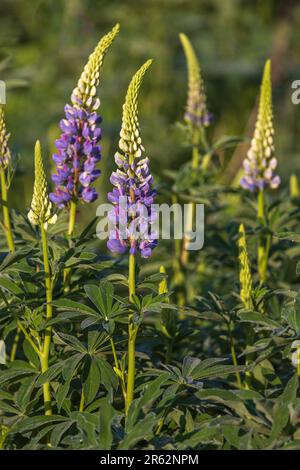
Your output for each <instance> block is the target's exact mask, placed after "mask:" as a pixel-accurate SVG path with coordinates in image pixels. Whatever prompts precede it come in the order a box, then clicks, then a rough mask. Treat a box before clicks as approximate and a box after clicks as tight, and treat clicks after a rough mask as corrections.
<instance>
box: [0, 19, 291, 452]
mask: <svg viewBox="0 0 300 470" xmlns="http://www.w3.org/2000/svg"><path fill="white" fill-rule="evenodd" d="M118 32H119V26H118V25H117V26H115V27H114V28H113V29H112V30H111V31H110V32H109V33H108V34H107V35H105V36H103V38H102V39H101V40H100V42H99V44H98V45H97V46H96V48H95V50H94V52H93V53H92V54H91V55H90V57H89V60H88V62H87V65H86V66H85V68H84V71H83V73H82V75H81V77H80V79H79V81H78V84H77V87H76V88H75V90H74V91H73V93H72V96H71V103H70V104H68V105H66V107H65V118H64V119H63V120H62V121H61V123H60V128H61V132H62V133H61V135H60V137H59V139H58V140H57V141H56V149H57V151H56V153H55V154H54V155H53V160H54V163H55V166H56V171H55V174H53V175H52V184H53V188H52V187H51V188H50V187H49V189H48V184H47V180H48V178H47V173H48V168H47V164H46V162H47V158H46V156H47V154H46V151H45V150H44V152H43V154H44V155H43V156H44V158H42V151H41V144H40V142H39V141H37V142H36V144H35V149H34V175H33V176H34V184H33V192H32V197H31V202H30V207H28V210H27V211H26V213H21V212H19V211H17V210H16V208H14V209H15V210H11V209H12V208H10V207H9V199H8V189H9V188H10V187H11V184H13V183H14V181H13V180H12V177H13V174H14V164H13V161H12V158H11V155H12V154H13V152H12V151H11V150H10V149H9V147H8V138H9V134H8V132H7V129H6V124H5V119H4V107H2V108H1V109H0V174H1V191H2V197H1V205H2V209H3V216H2V220H1V230H2V231H1V234H2V239H3V242H2V243H1V252H0V449H5V450H14V449H22V450H28V449H42V450H47V449H52V450H55V449H58V450H62V449H65V450H73V449H84V450H87V449H91V450H110V449H112V450H115V449H117V450H120V451H122V450H126V449H146V450H153V449H158V450H161V449H164V450H168V451H171V450H185V451H186V450H190V449H199V450H201V449H213V450H217V449H222V450H231V449H232V450H236V449H239V450H240V449H247V450H249V449H254V450H261V449H284V450H287V449H299V448H300V435H299V423H300V413H299V410H300V397H299V378H300V346H299V345H300V294H299V286H298V284H299V282H298V279H297V277H298V276H299V274H300V261H299V260H300V248H299V242H300V236H299V230H300V202H299V199H300V197H299V185H298V179H297V175H296V174H293V175H291V178H290V182H289V184H290V187H289V191H287V190H286V188H285V182H284V178H282V180H283V181H282V183H281V182H280V176H279V172H277V159H276V157H275V154H274V130H273V107H272V96H271V64H270V61H267V62H266V65H265V70H264V75H263V80H262V85H261V89H260V98H259V108H258V116H257V121H256V125H255V130H254V136H253V139H252V140H251V142H250V148H249V151H248V153H247V155H246V156H245V158H244V162H243V163H242V162H241V168H240V170H241V172H243V177H242V180H241V184H240V185H236V184H235V181H228V180H226V178H225V176H226V170H227V169H228V165H229V166H230V165H231V159H230V157H231V149H232V147H235V145H236V144H238V143H239V142H241V141H242V140H244V137H240V136H235V137H223V138H220V139H218V140H217V141H214V142H212V141H211V140H212V139H210V138H209V137H210V136H208V137H207V136H206V133H207V131H208V133H209V132H210V130H209V125H210V124H211V121H212V119H211V117H212V115H211V113H210V112H208V110H207V105H206V97H205V93H204V84H203V79H202V76H201V73H200V67H199V62H198V59H197V56H196V52H195V50H194V49H193V47H192V45H191V42H190V41H189V40H188V38H187V36H186V35H184V34H181V35H180V41H181V43H182V46H183V48H184V52H185V56H186V62H187V66H188V99H187V104H186V107H185V112H184V124H183V125H181V126H177V127H176V128H175V132H176V137H177V134H178V135H179V133H180V132H182V133H183V134H182V142H184V143H185V146H183V150H182V151H183V152H185V153H186V162H188V163H187V164H185V165H184V166H183V167H182V168H178V169H177V170H176V171H173V172H172V171H171V172H166V173H164V174H163V175H162V174H161V172H160V171H159V169H157V168H156V165H154V164H153V161H154V160H152V159H151V158H148V156H147V155H148V152H146V151H145V149H144V145H143V144H145V148H147V149H148V148H151V146H150V144H151V142H149V141H148V139H147V138H146V136H147V133H145V134H143V136H144V135H145V137H144V138H143V143H142V139H141V135H142V132H141V130H140V123H139V116H138V106H139V107H141V109H143V100H140V99H139V90H140V87H141V84H142V81H143V78H144V75H145V73H146V72H147V71H148V69H149V67H150V65H151V62H152V61H151V60H148V61H146V62H145V63H144V65H142V66H141V67H140V68H139V69H138V71H137V72H136V73H135V74H134V75H133V78H132V80H131V81H130V84H129V87H128V90H127V93H126V97H125V101H124V105H123V116H122V124H121V131H120V136H119V145H118V147H119V148H118V151H117V152H116V153H115V156H114V162H115V164H116V166H117V168H116V169H114V170H113V172H112V174H111V176H110V180H109V181H104V180H105V178H104V177H102V178H101V179H99V182H100V183H101V184H100V185H99V189H98V191H100V192H101V191H102V196H103V198H105V193H106V188H107V187H108V186H109V185H112V189H111V190H110V191H109V193H108V196H107V198H108V201H109V203H110V210H109V211H108V214H107V218H105V217H103V218H102V219H101V221H100V222H101V227H103V226H104V223H106V224H107V226H108V227H109V231H108V232H109V233H108V240H107V242H106V243H103V242H102V241H100V240H99V239H98V238H97V236H96V235H99V234H100V232H101V230H102V229H101V230H100V229H99V228H98V226H97V230H95V226H94V225H95V224H94V220H93V221H92V222H91V223H90V224H88V225H87V226H86V227H85V228H84V229H83V230H82V232H81V233H79V232H80V231H79V229H78V225H77V219H79V217H80V211H79V212H78V213H77V208H78V206H79V204H92V203H93V201H95V200H96V198H97V192H96V189H95V188H94V186H93V183H94V182H95V180H96V179H98V177H99V175H100V170H99V168H98V163H99V161H100V158H103V159H106V162H107V163H108V167H109V168H110V167H113V165H114V163H113V162H112V160H113V159H112V156H111V155H110V152H107V153H105V152H104V153H103V155H102V150H101V147H100V140H101V130H100V122H101V118H100V116H99V114H98V108H99V104H100V102H99V100H98V98H96V91H97V86H98V84H99V79H100V72H102V65H103V59H104V55H105V54H106V52H107V51H108V49H109V47H110V45H111V43H112V41H113V40H114V38H115V37H116V35H117V34H118ZM170 47H171V45H170ZM116 53H117V52H116ZM128 63H130V60H129V58H128ZM155 67H159V60H158V61H157V63H156V64H153V66H152V67H151V68H152V70H153V71H154V70H155ZM119 73H123V71H118V72H116V75H118V74H119ZM151 77H152V74H149V77H147V80H148V83H149V90H148V91H147V89H144V90H143V94H142V96H146V95H147V93H149V94H150V95H151V93H152V87H151V80H152V78H151ZM207 80H208V83H209V78H208V79H207ZM182 86H183V87H184V84H183V85H182ZM121 88H122V87H121V84H120V96H119V98H120V101H121V100H122V97H123V90H121ZM208 89H209V87H208ZM138 101H139V103H138ZM275 107H276V103H275V105H274V109H275ZM103 109H104V108H103ZM181 112H182V110H180V109H178V115H180V113H181ZM143 115H144V113H143ZM116 118H117V120H120V116H117V117H116ZM30 125H32V123H30ZM143 125H144V126H146V123H145V124H143ZM228 131H229V130H228ZM148 135H150V136H151V138H153V139H155V135H151V133H148ZM170 135H171V134H170ZM15 139H17V136H16V135H15V134H14V139H13V140H15ZM108 148H110V147H108ZM191 153H192V158H191ZM43 160H44V162H45V165H44V163H43ZM109 165H111V166H109ZM150 166H151V170H150ZM162 176H165V177H166V180H162ZM237 178H238V179H239V176H238V177H237ZM102 183H103V184H102ZM49 186H50V185H49ZM267 192H268V194H269V196H270V203H268V204H267V201H266V199H267V198H266V194H267ZM253 194H254V195H255V197H253ZM157 201H163V202H165V203H171V202H174V201H177V202H178V203H180V204H184V202H187V201H188V202H191V203H192V207H193V210H192V211H191V212H190V213H189V215H188V224H189V228H190V229H191V227H193V213H194V212H195V211H194V208H195V204H196V203H198V202H202V203H204V204H205V245H204V248H203V249H202V250H201V251H200V252H192V251H189V250H188V248H189V244H188V240H187V239H186V238H184V239H183V240H179V244H178V243H173V241H172V240H171V241H170V242H168V241H166V240H160V242H159V243H158V240H159V237H160V233H159V231H158V230H157V224H156V222H157V220H158V217H159V214H158V211H157V208H153V207H152V205H153V204H154V203H155V202H157ZM28 203H29V201H28ZM92 207H93V206H92ZM9 209H10V210H9ZM66 211H67V215H68V221H67V223H66V221H65V215H64V212H66ZM95 212H96V211H95ZM76 213H77V214H76ZM76 215H77V217H76ZM101 235H102V232H101ZM101 238H102V237H101ZM271 239H272V244H271ZM177 241H178V240H177ZM177 241H176V242H177ZM174 244H175V253H174V252H173V251H174ZM267 268H268V269H267ZM71 274H72V275H71ZM16 338H17V340H16Z"/></svg>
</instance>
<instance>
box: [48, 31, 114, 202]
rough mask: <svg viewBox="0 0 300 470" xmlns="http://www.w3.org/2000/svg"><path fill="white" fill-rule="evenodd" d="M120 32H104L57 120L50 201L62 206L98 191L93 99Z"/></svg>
mask: <svg viewBox="0 0 300 470" xmlns="http://www.w3.org/2000/svg"><path fill="white" fill-rule="evenodd" d="M118 32H119V25H116V26H115V27H114V28H113V29H112V31H110V32H109V33H108V34H106V35H105V36H104V37H103V38H102V39H101V40H100V42H99V44H98V45H97V47H96V49H95V50H94V52H93V53H92V54H91V55H90V57H89V60H88V63H87V64H86V66H85V68H84V71H83V73H82V75H81V77H80V79H79V81H78V84H77V87H76V88H75V89H74V90H73V93H72V96H71V101H72V105H69V104H67V105H66V106H65V118H64V119H62V120H61V121H60V129H61V131H62V134H61V136H60V138H59V139H58V140H56V142H55V146H56V149H57V152H56V153H55V154H54V155H53V161H54V163H55V165H56V173H55V174H54V175H52V181H53V183H54V184H55V192H53V193H50V196H49V197H50V200H51V201H52V202H53V203H54V204H57V205H58V207H60V208H63V207H65V206H67V205H68V204H69V203H70V201H71V200H72V201H75V202H77V201H78V200H81V201H83V202H87V203H88V202H93V201H95V199H97V197H98V194H97V191H96V190H95V188H92V187H91V185H92V183H93V182H94V181H95V180H96V179H97V178H98V177H99V176H100V170H97V169H96V165H97V163H98V162H99V160H100V159H101V146H100V140H101V129H100V127H99V125H100V123H101V120H102V119H101V117H100V116H99V115H98V114H97V109H98V108H99V106H100V101H99V99H98V98H95V94H96V87H97V85H98V83H99V72H100V69H101V66H102V62H103V59H104V56H105V54H106V52H107V50H108V48H109V46H110V45H111V43H112V42H113V40H114V38H115V36H116V35H117V34H118Z"/></svg>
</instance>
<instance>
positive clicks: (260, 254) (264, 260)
mask: <svg viewBox="0 0 300 470" xmlns="http://www.w3.org/2000/svg"><path fill="white" fill-rule="evenodd" d="M257 219H258V222H259V223H260V224H261V225H263V224H264V222H265V200H264V190H263V189H261V190H259V192H258V197H257ZM270 245H271V236H270V235H269V234H268V235H263V234H261V235H260V236H259V240H258V249H257V264H258V276H259V280H260V282H261V283H263V282H265V281H266V278H267V267H268V258H269V251H270Z"/></svg>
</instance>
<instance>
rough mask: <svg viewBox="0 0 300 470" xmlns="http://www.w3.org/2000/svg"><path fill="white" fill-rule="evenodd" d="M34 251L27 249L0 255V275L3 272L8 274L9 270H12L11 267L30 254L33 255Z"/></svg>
mask: <svg viewBox="0 0 300 470" xmlns="http://www.w3.org/2000/svg"><path fill="white" fill-rule="evenodd" d="M33 253H34V250H33V249H28V248H26V249H25V248H24V249H21V250H18V251H16V252H14V253H8V254H3V253H1V254H0V260H1V262H0V273H3V272H4V271H6V272H8V271H9V270H11V269H13V266H14V265H16V264H17V263H19V261H21V260H23V259H24V258H26V257H27V256H29V255H30V254H33Z"/></svg>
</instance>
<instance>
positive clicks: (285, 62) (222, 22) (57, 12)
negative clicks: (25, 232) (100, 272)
mask: <svg viewBox="0 0 300 470" xmlns="http://www.w3.org/2000/svg"><path fill="white" fill-rule="evenodd" d="M116 22H120V23H121V33H120V35H119V37H118V39H117V40H116V41H115V43H114V44H113V46H112V47H111V49H110V51H109V53H108V55H107V57H106V59H105V63H104V68H103V73H102V79H101V85H100V87H99V96H100V98H101V102H102V107H101V114H102V116H103V118H104V120H103V125H102V128H103V136H104V138H103V160H102V164H101V169H102V171H103V176H102V178H100V179H99V180H98V182H97V187H98V190H99V193H100V200H102V201H105V200H106V192H107V188H108V187H109V182H108V177H109V174H110V172H111V171H112V169H113V168H114V161H113V155H114V152H115V150H116V147H117V143H118V132H119V129H120V122H121V108H122V102H123V99H124V95H125V92H126V88H127V85H128V82H129V80H130V78H131V76H132V74H133V73H134V72H135V71H136V69H137V68H138V67H139V66H140V65H141V64H142V63H143V62H144V61H145V60H146V59H147V58H149V57H153V59H154V64H153V66H152V70H151V72H150V73H149V74H148V75H147V77H146V78H145V81H144V85H143V88H142V93H141V100H140V121H141V126H142V136H143V141H144V145H145V147H146V149H147V153H148V155H149V156H150V158H151V162H152V169H153V171H154V173H157V174H160V173H161V172H162V171H163V169H167V168H171V169H176V168H178V166H179V165H180V164H181V163H183V162H185V161H187V160H188V159H189V158H190V155H189V152H188V151H187V149H186V148H184V147H181V146H180V145H178V140H177V139H176V131H175V130H174V123H175V122H176V121H180V120H181V119H182V116H183V109H184V105H185V98H186V67H185V59H184V55H183V52H182V49H181V45H180V42H179V40H178V33H179V32H185V33H186V34H187V35H188V36H189V38H190V39H191V41H192V43H193V44H194V47H195V49H196V50H197V53H198V56H199V59H200V62H201V66H202V74H203V77H204V80H205V85H206V93H207V99H208V106H209V109H210V111H212V112H213V114H214V116H215V121H214V125H213V126H212V128H211V130H210V133H211V135H210V138H211V139H213V140H214V139H217V138H219V137H220V136H222V135H245V134H246V135H247V134H249V132H250V131H251V125H252V121H253V116H254V110H255V103H256V100H257V94H258V91H259V83H260V79H261V73H262V68H263V64H264V62H265V60H266V58H268V57H271V59H272V61H273V83H274V105H275V126H276V149H277V152H276V153H277V156H278V158H279V161H280V164H281V165H280V173H281V175H282V176H283V178H284V179H285V180H287V178H288V175H289V174H290V172H291V171H295V172H296V173H297V172H298V171H299V170H300V152H299V150H300V138H299V127H300V105H299V106H295V105H293V104H292V102H291V94H292V90H291V84H292V82H293V80H296V79H300V2H299V1H297V0H282V1H279V0H264V1H261V0H251V2H249V1H248V0H137V1H132V0H131V1H129V0H116V1H114V0H55V1H54V0H1V2H0V44H1V53H0V60H1V63H0V79H2V80H5V81H6V82H7V84H8V92H7V105H6V108H5V109H6V114H7V125H8V128H9V130H10V132H11V140H10V142H11V148H12V150H13V152H14V153H15V154H19V155H20V157H21V159H20V163H19V166H18V170H17V174H16V178H15V180H14V183H13V188H12V191H11V194H10V197H11V204H12V206H13V207H14V208H16V209H24V208H26V207H27V206H28V205H29V203H30V199H31V192H32V182H33V173H32V166H33V146H34V141H35V140H36V139H37V138H39V139H40V140H41V142H42V144H43V148H44V158H45V161H47V165H48V171H49V179H50V172H51V153H52V152H53V142H54V140H55V138H57V136H58V134H59V127H58V124H59V120H60V119H61V118H62V116H63V108H64V105H65V103H67V102H68V101H69V96H70V94H71V91H72V89H73V88H74V86H75V85H76V83H77V80H78V78H79V75H80V73H81V71H82V68H83V66H84V64H85V62H86V61H87V58H88V55H89V53H90V52H91V51H92V50H93V48H94V47H95V45H96V43H97V42H98V40H99V38H100V37H101V36H102V35H103V34H104V33H106V32H107V31H108V30H109V29H111V27H112V26H113V25H114V24H115V23H116ZM244 151H245V149H244V147H243V146H241V147H240V148H238V149H234V150H233V151H232V153H233V155H232V160H231V163H230V164H229V167H228V171H229V178H230V177H231V173H232V175H234V173H235V171H236V169H237V168H238V166H239V165H240V162H241V158H242V157H243V154H244ZM95 209H96V204H93V205H91V206H90V207H89V208H88V210H87V209H86V207H85V209H84V212H85V215H86V214H87V213H89V214H90V215H94V214H95Z"/></svg>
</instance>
